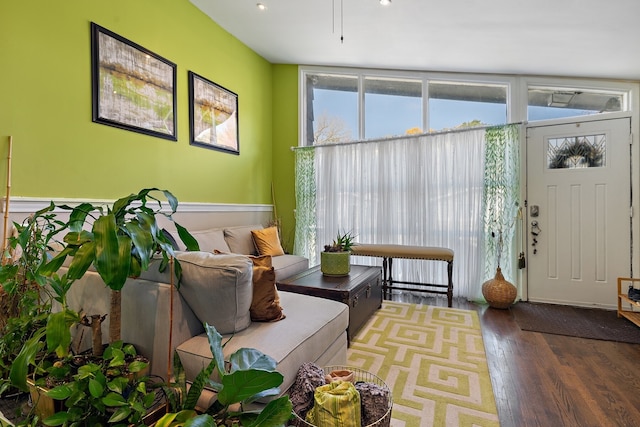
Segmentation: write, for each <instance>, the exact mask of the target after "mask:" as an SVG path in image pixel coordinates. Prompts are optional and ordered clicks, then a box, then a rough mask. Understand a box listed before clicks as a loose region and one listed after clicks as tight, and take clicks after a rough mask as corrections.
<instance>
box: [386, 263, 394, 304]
mask: <svg viewBox="0 0 640 427" xmlns="http://www.w3.org/2000/svg"><path fill="white" fill-rule="evenodd" d="M388 279H389V280H388V282H387V290H388V291H389V299H391V297H392V295H391V292H392V291H393V258H389V277H388Z"/></svg>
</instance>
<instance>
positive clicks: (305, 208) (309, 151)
mask: <svg viewBox="0 0 640 427" xmlns="http://www.w3.org/2000/svg"><path fill="white" fill-rule="evenodd" d="M295 156H296V157H295V173H296V187H295V189H296V211H295V219H296V233H295V240H294V245H293V253H294V254H296V255H301V256H304V257H306V258H308V259H310V260H313V259H315V258H316V254H315V251H316V171H315V148H314V147H304V148H297V149H296V150H295Z"/></svg>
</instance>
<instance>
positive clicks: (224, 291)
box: [176, 251, 253, 334]
mask: <svg viewBox="0 0 640 427" xmlns="http://www.w3.org/2000/svg"><path fill="white" fill-rule="evenodd" d="M176 258H177V259H178V261H180V265H181V266H182V280H181V282H180V288H179V292H180V294H181V295H182V297H183V298H184V299H185V301H186V302H187V304H188V305H189V307H191V310H193V313H194V314H195V315H196V317H197V318H198V319H200V321H201V322H203V323H208V324H210V325H213V326H215V327H216V329H217V330H218V331H219V332H220V333H221V334H228V333H233V332H238V331H241V330H243V329H245V328H247V327H248V326H249V324H251V314H250V309H251V300H252V299H253V283H252V280H251V277H252V263H251V261H250V260H249V258H247V257H246V256H242V255H235V254H213V253H210V252H200V251H199V252H178V253H177V254H176Z"/></svg>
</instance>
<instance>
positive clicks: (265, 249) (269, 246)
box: [251, 227, 284, 256]
mask: <svg viewBox="0 0 640 427" xmlns="http://www.w3.org/2000/svg"><path fill="white" fill-rule="evenodd" d="M251 237H252V238H253V243H254V244H255V246H256V248H257V249H258V254H260V255H271V256H278V255H284V250H283V249H282V245H281V244H280V237H279V236H278V228H277V227H267V228H263V229H261V230H251Z"/></svg>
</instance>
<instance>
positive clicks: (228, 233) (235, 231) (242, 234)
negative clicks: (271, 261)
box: [216, 224, 262, 255]
mask: <svg viewBox="0 0 640 427" xmlns="http://www.w3.org/2000/svg"><path fill="white" fill-rule="evenodd" d="M261 228H262V226H261V225H259V224H258V225H246V226H241V227H230V228H225V229H224V238H225V240H226V241H227V245H228V246H229V251H230V252H233V253H234V254H243V255H258V251H257V250H256V247H255V245H254V244H253V239H252V238H251V230H259V229H261ZM216 249H218V248H216ZM220 250H222V249H220Z"/></svg>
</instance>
